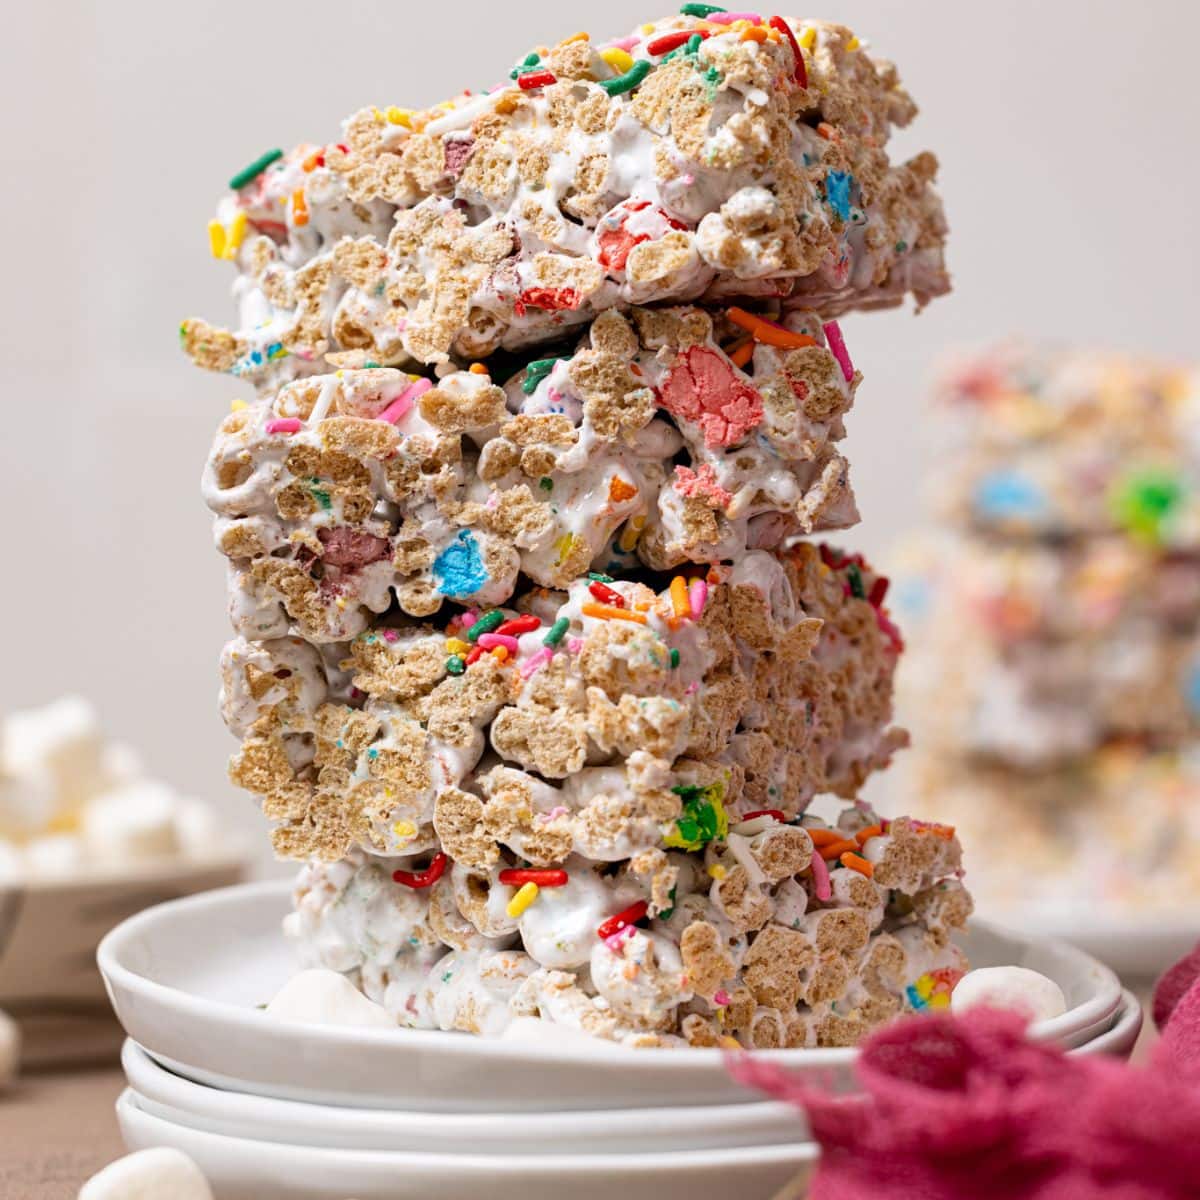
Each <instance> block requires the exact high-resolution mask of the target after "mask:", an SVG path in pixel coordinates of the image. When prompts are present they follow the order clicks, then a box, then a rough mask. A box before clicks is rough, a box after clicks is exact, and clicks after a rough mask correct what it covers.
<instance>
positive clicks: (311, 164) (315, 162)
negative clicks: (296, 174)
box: [300, 150, 324, 174]
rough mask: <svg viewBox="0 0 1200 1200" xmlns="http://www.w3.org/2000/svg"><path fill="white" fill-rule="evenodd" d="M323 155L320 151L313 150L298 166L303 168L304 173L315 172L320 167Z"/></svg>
mask: <svg viewBox="0 0 1200 1200" xmlns="http://www.w3.org/2000/svg"><path fill="white" fill-rule="evenodd" d="M323 155H324V151H322V150H314V151H313V152H312V153H311V154H310V155H309V156H308V157H307V158H306V159H305V160H304V161H303V162H302V163H301V164H300V165H301V166H302V167H303V168H304V171H305V173H306V174H307V173H308V172H309V171H315V170H316V169H317V167H318V166H319V165H320V162H321V158H322V157H323Z"/></svg>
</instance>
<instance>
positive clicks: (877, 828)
mask: <svg viewBox="0 0 1200 1200" xmlns="http://www.w3.org/2000/svg"><path fill="white" fill-rule="evenodd" d="M882 835H883V826H882V825H868V826H867V827H866V829H860V830H859V831H858V832H857V833H856V834H855V835H854V840H855V841H856V842H857V843H858V844H859V845H860V846H865V845H866V844H867V842H869V841H870V840H871V839H872V838H873V837H882Z"/></svg>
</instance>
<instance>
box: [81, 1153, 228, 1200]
mask: <svg viewBox="0 0 1200 1200" xmlns="http://www.w3.org/2000/svg"><path fill="white" fill-rule="evenodd" d="M79 1200H213V1194H212V1189H211V1188H210V1187H209V1186H208V1182H207V1180H205V1178H204V1176H203V1175H202V1174H201V1173H200V1168H199V1167H198V1166H196V1164H195V1163H194V1162H193V1161H192V1160H191V1159H190V1158H188V1156H187V1155H186V1154H184V1153H183V1152H182V1151H181V1150H171V1149H168V1148H166V1147H157V1148H156V1149H153V1150H139V1151H138V1152H137V1153H136V1154H129V1155H126V1157H125V1158H118V1159H117V1161H116V1162H114V1163H109V1165H108V1166H107V1167H105V1168H104V1170H103V1171H100V1172H99V1173H98V1174H96V1175H93V1176H92V1177H91V1179H89V1180H88V1181H87V1183H85V1184H84V1185H83V1187H82V1188H80V1189H79Z"/></svg>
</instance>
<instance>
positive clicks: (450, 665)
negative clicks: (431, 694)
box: [446, 654, 467, 675]
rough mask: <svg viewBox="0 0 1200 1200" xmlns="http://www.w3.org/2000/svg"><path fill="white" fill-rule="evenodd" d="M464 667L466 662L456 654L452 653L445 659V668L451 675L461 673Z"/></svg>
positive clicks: (465, 667)
mask: <svg viewBox="0 0 1200 1200" xmlns="http://www.w3.org/2000/svg"><path fill="white" fill-rule="evenodd" d="M466 669H467V664H466V663H465V662H463V660H462V659H461V658H459V657H458V655H457V654H452V655H450V657H449V658H448V659H446V670H447V671H449V672H450V674H451V675H461V674H462V673H463V672H464V671H465V670H466Z"/></svg>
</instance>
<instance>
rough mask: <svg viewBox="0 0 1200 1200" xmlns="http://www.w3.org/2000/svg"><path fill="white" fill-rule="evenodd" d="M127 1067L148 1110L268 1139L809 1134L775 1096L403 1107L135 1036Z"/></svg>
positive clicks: (684, 1140)
mask: <svg viewBox="0 0 1200 1200" xmlns="http://www.w3.org/2000/svg"><path fill="white" fill-rule="evenodd" d="M121 1065H122V1066H123V1067H124V1068H125V1077H126V1079H128V1080H129V1086H130V1088H131V1089H132V1090H133V1092H134V1093H135V1095H136V1098H137V1105H138V1107H139V1108H140V1109H141V1110H142V1111H143V1112H147V1113H150V1114H151V1115H153V1116H156V1117H161V1118H163V1119H164V1120H167V1121H171V1122H173V1123H174V1124H177V1125H186V1126H188V1127H189V1128H190V1129H202V1130H205V1131H207V1132H209V1133H219V1134H226V1135H230V1136H233V1137H252V1138H257V1139H259V1140H260V1141H264V1142H300V1143H302V1144H303V1145H305V1146H324V1147H334V1148H343V1149H357V1150H391V1151H400V1150H407V1151H428V1152H433V1153H443V1154H451V1153H453V1154H506V1155H507V1154H632V1153H639V1152H645V1153H654V1152H661V1151H681V1150H704V1149H709V1150H718V1149H723V1148H725V1147H733V1146H770V1145H780V1144H783V1143H786V1142H790V1141H797V1142H799V1141H807V1140H808V1131H807V1123H806V1121H805V1119H804V1116H803V1114H802V1113H801V1112H799V1111H798V1110H797V1109H796V1108H794V1107H793V1106H792V1105H790V1104H783V1103H779V1102H777V1101H762V1102H760V1103H757V1104H753V1103H752V1104H727V1105H719V1106H714V1107H711V1108H705V1109H704V1110H703V1112H702V1113H701V1112H700V1110H698V1109H696V1108H695V1107H690V1106H689V1107H684V1108H652V1109H645V1108H630V1109H625V1110H620V1109H612V1108H610V1109H602V1110H600V1111H598V1112H545V1113H502V1112H490V1113H461V1114H460V1113H423V1112H411V1111H410V1112H398V1111H396V1110H394V1109H391V1110H389V1109H364V1108H335V1107H332V1106H330V1105H323V1104H301V1103H298V1102H296V1101H294V1100H274V1099H272V1098H270V1097H268V1096H248V1095H245V1094H243V1093H239V1092H223V1091H219V1090H218V1089H216V1088H210V1087H206V1086H204V1085H203V1084H199V1083H193V1082H192V1081H191V1080H190V1079H183V1078H181V1077H180V1076H178V1075H175V1074H172V1072H170V1071H168V1070H167V1069H166V1068H165V1067H163V1066H160V1065H159V1064H158V1063H157V1062H155V1061H154V1059H153V1058H151V1057H150V1055H148V1054H147V1053H146V1052H145V1051H144V1050H143V1049H142V1048H141V1047H140V1046H138V1045H137V1044H136V1043H134V1042H132V1041H128V1042H126V1043H125V1048H124V1050H123V1051H122V1052H121Z"/></svg>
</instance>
